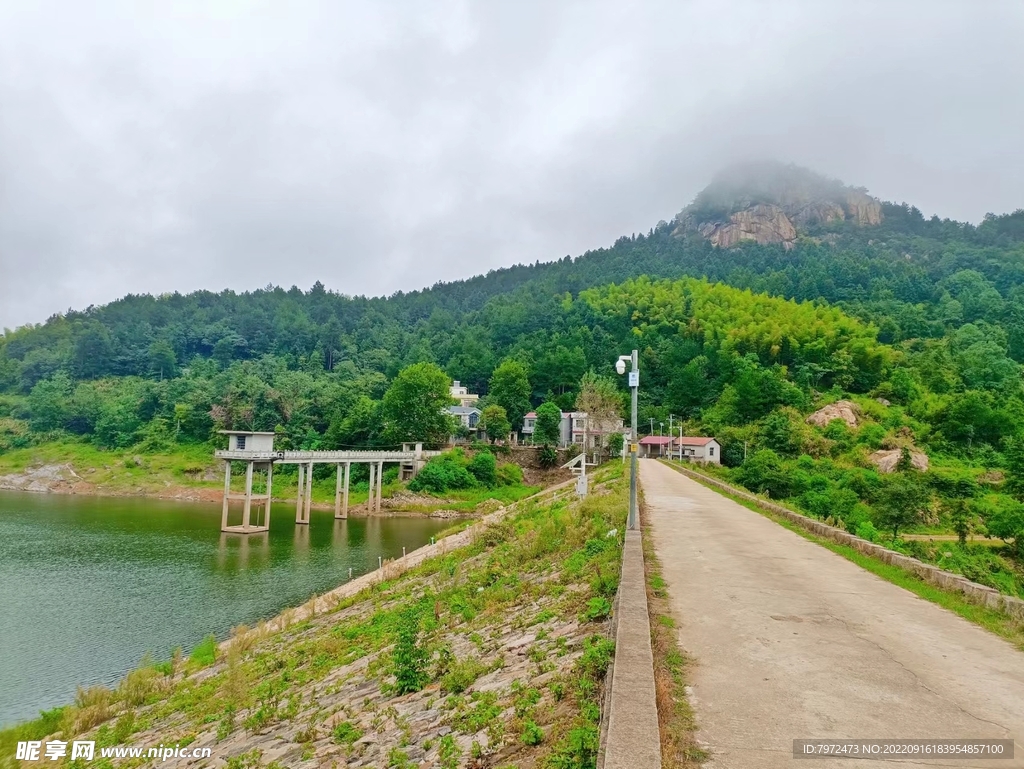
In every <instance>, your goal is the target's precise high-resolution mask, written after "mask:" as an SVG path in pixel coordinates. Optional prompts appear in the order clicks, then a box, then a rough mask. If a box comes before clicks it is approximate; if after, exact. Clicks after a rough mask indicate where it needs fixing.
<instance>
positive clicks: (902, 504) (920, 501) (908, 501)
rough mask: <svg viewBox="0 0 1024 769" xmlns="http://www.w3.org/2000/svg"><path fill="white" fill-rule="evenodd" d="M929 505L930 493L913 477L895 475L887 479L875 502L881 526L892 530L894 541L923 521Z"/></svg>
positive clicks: (900, 474) (905, 474)
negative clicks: (922, 517) (901, 533)
mask: <svg viewBox="0 0 1024 769" xmlns="http://www.w3.org/2000/svg"><path fill="white" fill-rule="evenodd" d="M927 504H928V492H927V490H926V489H925V488H924V486H923V485H922V484H921V483H920V482H919V481H918V480H917V478H915V477H914V476H913V475H911V474H908V473H894V474H893V475H890V476H889V477H887V478H886V479H885V481H884V482H883V484H882V488H881V489H880V490H879V494H878V500H877V501H876V502H875V516H876V519H877V522H878V524H879V526H881V527H882V528H883V529H891V530H892V536H893V539H895V538H896V537H897V536H899V531H900V529H905V528H906V527H907V526H910V525H912V524H914V523H917V522H918V521H919V520H920V519H921V514H922V513H923V512H924V509H925V507H926V506H927Z"/></svg>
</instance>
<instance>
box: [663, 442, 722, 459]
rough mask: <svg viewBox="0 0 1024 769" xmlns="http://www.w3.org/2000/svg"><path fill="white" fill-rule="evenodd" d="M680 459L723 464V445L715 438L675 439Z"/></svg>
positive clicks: (676, 450) (677, 454)
mask: <svg viewBox="0 0 1024 769" xmlns="http://www.w3.org/2000/svg"><path fill="white" fill-rule="evenodd" d="M673 453H675V454H676V456H678V457H679V458H680V459H685V460H687V461H689V462H710V463H713V464H716V465H720V464H722V446H721V444H719V442H718V441H716V440H715V439H714V438H698V437H687V436H683V437H682V438H676V439H675V451H674V452H673Z"/></svg>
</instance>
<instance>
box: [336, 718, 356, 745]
mask: <svg viewBox="0 0 1024 769" xmlns="http://www.w3.org/2000/svg"><path fill="white" fill-rule="evenodd" d="M331 736H332V737H333V738H334V741H335V742H336V743H338V744H339V745H352V744H353V743H354V742H355V741H356V740H358V739H359V738H360V737H362V736H363V731H362V729H360V728H359V727H358V726H356V725H355V724H353V723H352V722H351V721H342V722H341V723H340V724H337V725H335V727H334V729H332V730H331Z"/></svg>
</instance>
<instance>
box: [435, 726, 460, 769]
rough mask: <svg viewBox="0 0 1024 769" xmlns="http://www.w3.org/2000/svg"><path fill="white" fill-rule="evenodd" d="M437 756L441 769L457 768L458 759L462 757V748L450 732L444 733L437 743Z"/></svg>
mask: <svg viewBox="0 0 1024 769" xmlns="http://www.w3.org/2000/svg"><path fill="white" fill-rule="evenodd" d="M437 745H438V752H437V758H438V761H440V764H439V765H440V767H441V769H458V766H459V759H461V758H462V749H461V748H460V747H459V744H458V743H457V742H456V741H455V738H454V737H452V736H451V735H450V734H446V735H445V736H444V737H442V738H441V740H440V741H439V742H438V743H437Z"/></svg>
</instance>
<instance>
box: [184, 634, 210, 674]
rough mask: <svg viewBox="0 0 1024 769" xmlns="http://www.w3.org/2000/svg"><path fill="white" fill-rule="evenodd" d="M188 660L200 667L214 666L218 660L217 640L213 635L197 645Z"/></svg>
mask: <svg viewBox="0 0 1024 769" xmlns="http://www.w3.org/2000/svg"><path fill="white" fill-rule="evenodd" d="M188 658H189V660H191V661H192V662H194V663H195V664H196V665H198V666H199V667H206V666H207V665H212V664H213V663H214V662H215V661H216V659H217V639H216V638H214V637H213V636H212V635H208V636H206V638H204V639H203V640H202V641H200V642H199V643H198V644H196V646H195V648H194V649H192V653H191V654H190V655H189V656H188Z"/></svg>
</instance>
